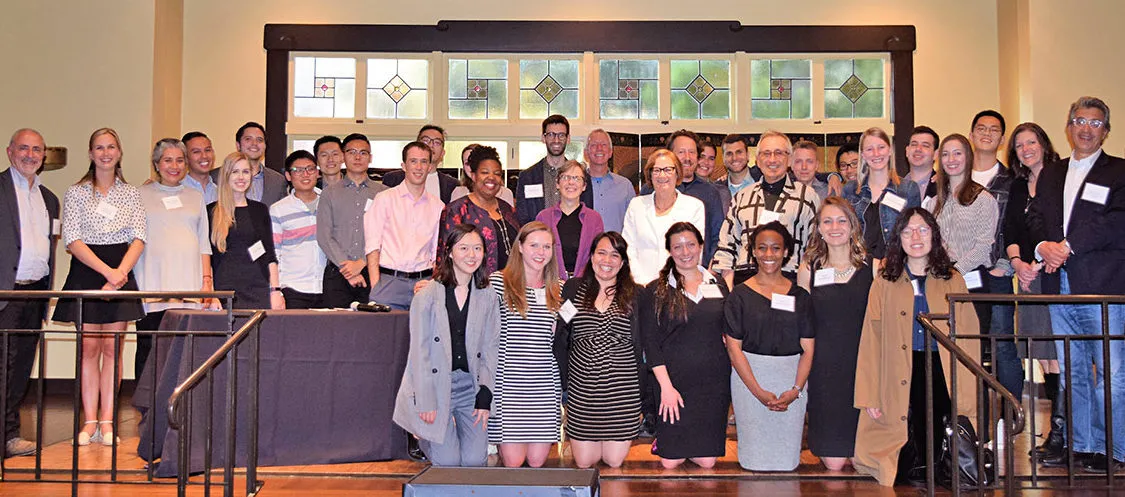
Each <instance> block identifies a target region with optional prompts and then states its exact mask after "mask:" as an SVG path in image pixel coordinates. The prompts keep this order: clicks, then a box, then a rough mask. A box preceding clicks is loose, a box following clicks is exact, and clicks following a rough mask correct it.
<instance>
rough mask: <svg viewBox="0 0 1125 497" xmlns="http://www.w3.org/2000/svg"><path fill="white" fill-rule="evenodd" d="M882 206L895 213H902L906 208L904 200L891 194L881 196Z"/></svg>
mask: <svg viewBox="0 0 1125 497" xmlns="http://www.w3.org/2000/svg"><path fill="white" fill-rule="evenodd" d="M883 205H885V206H887V207H890V208H892V209H894V210H895V211H896V212H902V210H903V209H905V208H906V199H904V198H902V197H900V196H898V195H895V194H893V193H891V192H886V193H884V194H883Z"/></svg>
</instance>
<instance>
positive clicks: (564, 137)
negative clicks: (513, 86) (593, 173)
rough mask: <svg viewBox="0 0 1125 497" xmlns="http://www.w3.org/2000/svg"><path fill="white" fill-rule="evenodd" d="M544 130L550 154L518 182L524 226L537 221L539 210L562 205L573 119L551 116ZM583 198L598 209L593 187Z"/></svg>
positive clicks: (519, 215) (518, 202) (518, 211)
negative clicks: (561, 184) (563, 170)
mask: <svg viewBox="0 0 1125 497" xmlns="http://www.w3.org/2000/svg"><path fill="white" fill-rule="evenodd" d="M542 132H543V144H544V145H546V146H547V156H546V157H544V158H543V159H542V160H540V161H539V162H536V163H535V165H533V166H531V167H529V168H527V169H525V170H523V172H521V173H520V179H519V181H518V182H517V183H516V192H515V193H516V219H517V220H518V221H519V222H520V224H521V225H522V224H527V223H530V222H532V221H534V220H535V216H537V215H539V211H541V210H543V209H546V208H547V207H554V206H556V205H558V203H559V199H560V198H559V187H558V184H559V169H560V168H562V167H563V165H564V164H566V156H565V155H563V153H564V152H566V146H567V144H569V143H570V121H568V120H567V119H566V117H564V116H560V115H558V114H553V115H550V116H547V118H546V119H544V120H543V126H542ZM581 201H582V203H583V204H585V205H586V207H589V208H591V209H593V208H594V192H593V189H592V188H587V189H586V190H585V191H583V192H582V197H581Z"/></svg>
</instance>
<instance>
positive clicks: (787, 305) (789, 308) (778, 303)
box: [770, 293, 797, 312]
mask: <svg viewBox="0 0 1125 497" xmlns="http://www.w3.org/2000/svg"><path fill="white" fill-rule="evenodd" d="M770 308H772V309H778V310H781V311H785V312H796V311H797V298H796V297H794V296H792V295H782V294H780V293H775V294H773V298H771V299H770Z"/></svg>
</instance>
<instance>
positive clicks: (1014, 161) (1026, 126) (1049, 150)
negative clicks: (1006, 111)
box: [1008, 123, 1059, 179]
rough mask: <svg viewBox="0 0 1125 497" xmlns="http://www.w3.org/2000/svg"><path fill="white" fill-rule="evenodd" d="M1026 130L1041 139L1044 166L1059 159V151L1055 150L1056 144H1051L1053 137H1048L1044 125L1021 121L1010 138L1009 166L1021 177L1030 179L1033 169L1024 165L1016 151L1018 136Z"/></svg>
mask: <svg viewBox="0 0 1125 497" xmlns="http://www.w3.org/2000/svg"><path fill="white" fill-rule="evenodd" d="M1024 131H1030V132H1032V133H1034V134H1035V139H1036V140H1038V141H1039V148H1041V149H1043V165H1044V166H1046V165H1047V164H1050V163H1052V162H1057V161H1058V160H1059V153H1058V152H1057V151H1055V146H1054V145H1052V144H1051V139H1050V138H1048V137H1047V132H1046V131H1044V130H1043V128H1042V127H1040V126H1039V125H1038V124H1035V123H1020V125H1019V126H1016V129H1013V130H1012V136H1011V138H1008V167H1010V168H1012V172H1014V173H1015V174H1016V177H1017V178H1020V179H1028V177H1029V176H1031V169H1028V167H1027V166H1025V165H1023V161H1021V160H1020V155H1019V152H1016V137H1017V136H1019V134H1020V133H1023V132H1024Z"/></svg>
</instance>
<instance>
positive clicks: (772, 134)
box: [758, 129, 793, 155]
mask: <svg viewBox="0 0 1125 497" xmlns="http://www.w3.org/2000/svg"><path fill="white" fill-rule="evenodd" d="M770 137H778V138H781V139H783V140H785V151H786V152H788V153H789V155H793V141H792V140H790V139H789V135H786V134H785V133H782V132H780V131H777V130H773V129H767V130H766V132H765V133H762V136H760V137H758V146H759V147H760V146H761V145H762V140H765V139H766V138H770Z"/></svg>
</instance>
